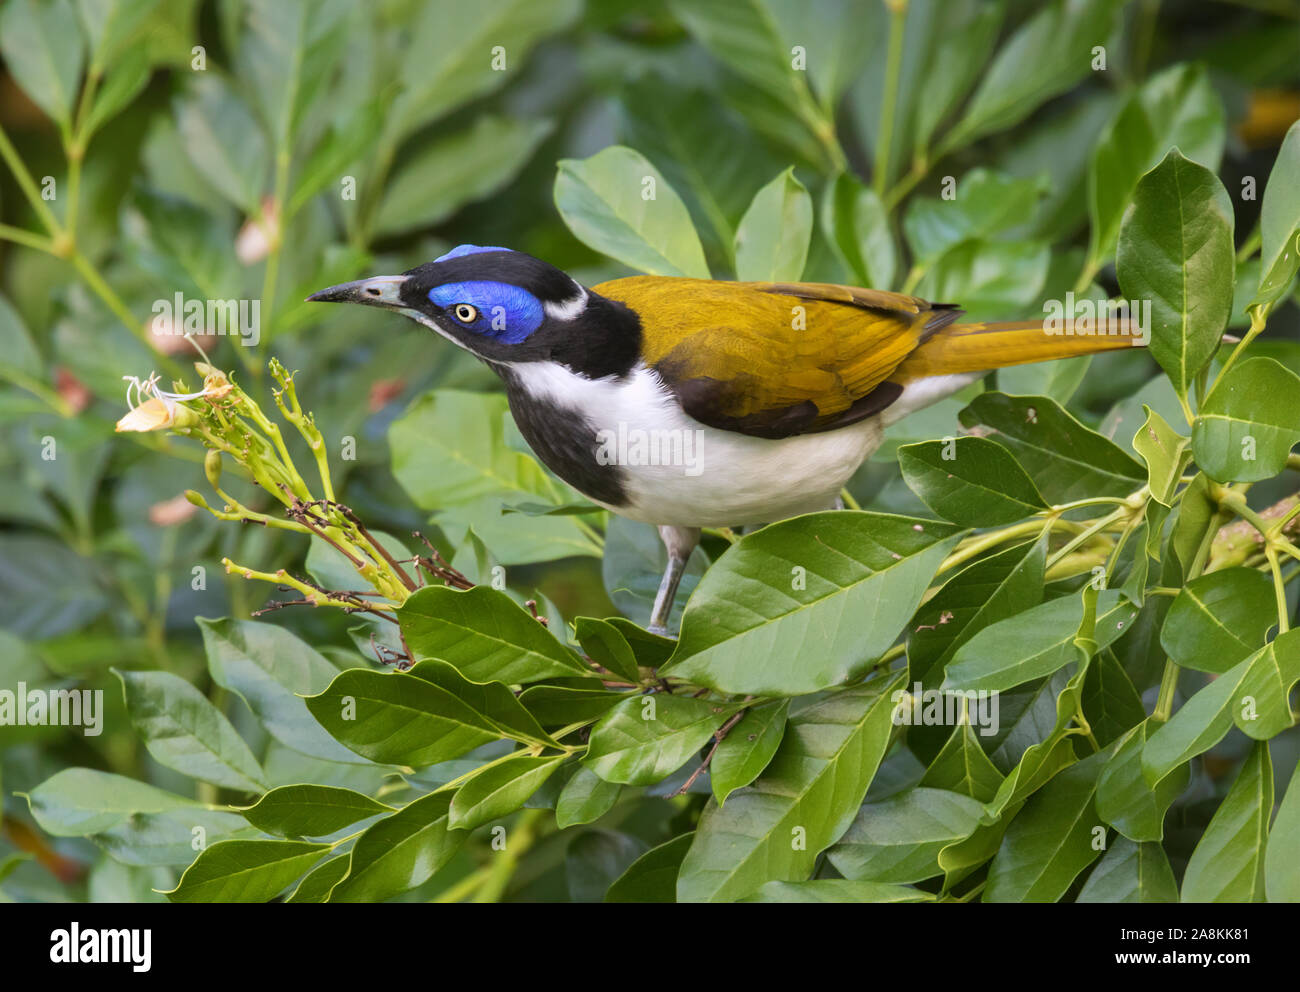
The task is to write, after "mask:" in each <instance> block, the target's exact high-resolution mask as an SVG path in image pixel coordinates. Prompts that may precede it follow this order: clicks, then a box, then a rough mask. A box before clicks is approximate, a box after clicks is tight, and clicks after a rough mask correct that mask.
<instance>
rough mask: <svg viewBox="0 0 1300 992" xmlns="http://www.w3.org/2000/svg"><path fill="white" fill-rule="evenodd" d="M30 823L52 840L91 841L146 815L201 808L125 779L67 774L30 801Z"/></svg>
mask: <svg viewBox="0 0 1300 992" xmlns="http://www.w3.org/2000/svg"><path fill="white" fill-rule="evenodd" d="M27 802H28V805H29V806H30V807H31V811H32V817H33V818H34V819H35V820H36V823H37V825H38V826H40V828H41V829H42V830H44V831H45V832H46V833H47V834H50V835H52V836H54V837H88V836H90V835H92V834H98V833H102V832H103V831H105V830H109V829H111V828H113V827H116V826H118V825H120V824H122V823H124V822H125V821H127V820H129V819H132V818H134V817H137V816H140V815H142V814H149V813H170V812H173V811H176V810H187V811H196V810H199V809H202V804H201V803H197V802H195V801H194V800H192V799H185V798H183V797H181V796H178V795H175V794H174V793H171V792H167V791H166V790H164V789H159V788H157V787H156V786H152V785H149V784H147V783H145V782H138V781H136V780H135V779H132V778H126V777H125V776H122V775H110V774H109V773H108V772H100V771H94V770H92V769H90V768H65V769H63V770H62V771H59V772H56V773H55V774H54V775H52V776H50V777H49V778H48V779H46V780H45V781H44V782H42V783H41V784H40V785H38V786H37V787H36V788H35V789H33V790H32V791H31V794H30V795H28V796H27Z"/></svg>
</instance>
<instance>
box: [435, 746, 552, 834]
mask: <svg viewBox="0 0 1300 992" xmlns="http://www.w3.org/2000/svg"><path fill="white" fill-rule="evenodd" d="M562 761H564V756H563V755H554V756H552V757H547V758H538V757H533V756H531V755H528V754H521V755H519V756H518V757H512V758H511V759H510V760H509V761H504V762H502V763H501V764H499V765H493V766H492V767H491V768H485V769H483V771H481V772H479V773H477V774H476V775H474V776H473V777H472V778H470V779H469V780H468V781H467V782H465V784H464V785H462V786H461V787H460V788H459V789H457V790H456V795H455V797H454V798H453V799H452V801H451V820H450V825H451V826H452V827H453V828H455V829H458V830H472V829H474V828H475V827H478V826H481V825H482V824H484V823H487V822H488V821H490V820H496V819H499V818H500V817H503V816H508V815H509V814H511V813H513V812H514V811H515V810H517V809H519V808H520V807H522V806H523V805H524V803H525V802H526V801H527V800H528V798H529V797H530V796H532V794H533V793H535V792H536V791H537V790H538V789H540V788H541V787H542V784H543V783H544V782H545V781H546V780H547V779H548V778H550V777H551V775H553V774H554V773H555V772H556V771H557V770H558V769H559V767H560V763H561V762H562Z"/></svg>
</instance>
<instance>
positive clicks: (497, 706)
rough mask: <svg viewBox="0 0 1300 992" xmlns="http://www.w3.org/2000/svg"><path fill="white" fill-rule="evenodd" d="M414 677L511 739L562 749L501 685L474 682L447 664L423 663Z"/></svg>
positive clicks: (415, 669)
mask: <svg viewBox="0 0 1300 992" xmlns="http://www.w3.org/2000/svg"><path fill="white" fill-rule="evenodd" d="M410 674H411V675H414V676H415V677H416V678H418V679H424V680H425V681H426V682H432V683H433V684H434V685H437V686H441V687H442V688H444V689H446V690H447V691H448V692H449V693H451V694H452V695H453V696H455V697H456V698H457V699H459V700H461V702H463V703H466V704H467V705H468V706H469V707H470V708H471V709H473V710H475V711H476V712H478V713H481V714H482V715H483V716H485V717H487V719H488V721H489V722H490V723H492V724H494V725H495V726H496V727H497V728H498V729H500V731H501V733H502V734H503V735H505V736H507V737H513V738H514V739H515V740H517V741H522V742H524V743H526V744H546V745H548V746H550V747H559V744H557V743H556V742H555V740H554V739H553V738H552V737H551V735H550V734H548V733H547V732H546V731H545V730H543V729H542V726H541V724H539V723H538V722H537V718H536V717H534V716H533V715H532V714H531V713H529V712H528V710H527V708H525V707H524V705H523V704H522V703H521V702H520V701H519V699H518V697H516V696H515V694H514V693H513V692H511V691H510V690H509V689H508V688H507V687H506V686H505V685H503V684H502V683H500V682H471V681H470V680H469V679H467V678H465V677H464V676H463V675H461V674H460V672H459V671H457V670H456V669H455V668H453V667H452V666H451V665H449V664H447V663H446V662H444V661H422V662H420V663H419V664H417V665H416V666H415V667H414V668H412V669H411V670H410Z"/></svg>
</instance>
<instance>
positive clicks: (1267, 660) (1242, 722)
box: [1232, 629, 1300, 741]
mask: <svg viewBox="0 0 1300 992" xmlns="http://www.w3.org/2000/svg"><path fill="white" fill-rule="evenodd" d="M1297 682H1300V629H1297V630H1289V631H1287V632H1286V633H1284V634H1278V636H1277V637H1275V638H1274V639H1273V640H1272V641H1270V642H1269V643H1268V644H1265V645H1264V646H1263V647H1262V648H1260V649H1259V650H1258V651H1256V652H1255V653H1254V654H1253V655H1251V656H1250V657H1249V658H1248V659H1246V674H1245V675H1244V676H1242V679H1241V684H1240V685H1239V686H1238V687H1237V693H1236V700H1235V705H1234V706H1233V709H1232V719H1233V722H1234V723H1236V725H1237V726H1238V727H1240V728H1241V731H1242V732H1243V733H1244V734H1245V735H1246V736H1247V737H1253V738H1254V739H1255V740H1257V741H1266V740H1270V739H1271V738H1273V737H1276V736H1277V735H1278V734H1280V733H1281V732H1282V731H1284V730H1288V729H1290V728H1291V727H1292V726H1294V725H1295V716H1294V714H1293V713H1292V710H1291V703H1290V699H1291V690H1292V689H1294V688H1295V685H1296V683H1297Z"/></svg>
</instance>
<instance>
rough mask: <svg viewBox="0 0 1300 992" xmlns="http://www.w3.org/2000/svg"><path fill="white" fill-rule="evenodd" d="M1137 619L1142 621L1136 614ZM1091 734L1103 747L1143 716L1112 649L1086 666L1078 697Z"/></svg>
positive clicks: (1139, 720) (1135, 693) (1132, 686)
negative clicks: (1086, 670) (1080, 698)
mask: <svg viewBox="0 0 1300 992" xmlns="http://www.w3.org/2000/svg"><path fill="white" fill-rule="evenodd" d="M1138 622H1139V623H1140V622H1141V616H1140V615H1139V618H1138ZM1081 703H1082V706H1083V715H1084V717H1085V718H1086V719H1087V721H1088V726H1090V727H1091V728H1092V736H1093V737H1094V738H1096V740H1097V743H1098V744H1100V745H1101V746H1102V747H1105V746H1106V745H1107V744H1109V743H1110V742H1111V741H1113V740H1117V739H1118V738H1119V737H1121V736H1122V735H1123V734H1124V732H1125V731H1127V730H1131V729H1132V728H1133V727H1136V726H1137V725H1138V724H1139V723H1141V722H1142V721H1143V720H1145V719H1146V716H1147V711H1146V707H1145V706H1143V705H1142V696H1141V695H1140V694H1139V693H1138V691H1137V688H1136V687H1135V686H1134V685H1133V680H1132V679H1131V678H1129V676H1128V673H1127V672H1126V671H1124V666H1123V665H1121V664H1120V662H1119V659H1118V658H1116V657H1115V654H1114V652H1113V651H1112V650H1109V649H1107V650H1103V651H1102V652H1101V653H1100V654H1099V655H1098V656H1097V660H1096V663H1095V664H1093V665H1090V666H1089V667H1088V674H1087V676H1086V678H1085V679H1084V683H1083V696H1082V700H1081Z"/></svg>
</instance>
